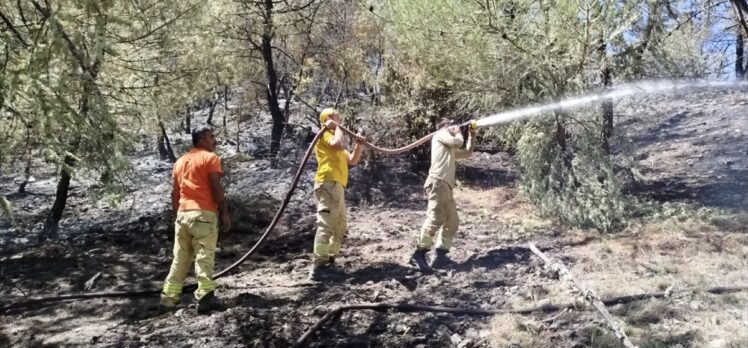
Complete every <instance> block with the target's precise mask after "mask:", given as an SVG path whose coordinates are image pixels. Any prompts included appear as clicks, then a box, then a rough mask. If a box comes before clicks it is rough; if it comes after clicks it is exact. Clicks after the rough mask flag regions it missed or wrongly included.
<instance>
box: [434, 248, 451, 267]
mask: <svg viewBox="0 0 748 348" xmlns="http://www.w3.org/2000/svg"><path fill="white" fill-rule="evenodd" d="M447 253H449V250H444V249H439V248H437V249H436V256H435V257H434V259H433V260H431V268H434V269H445V268H451V267H454V266H455V265H457V263H456V262H454V261H452V259H450V258H449V256H447Z"/></svg>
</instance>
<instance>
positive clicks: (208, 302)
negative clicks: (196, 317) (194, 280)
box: [195, 291, 223, 314]
mask: <svg viewBox="0 0 748 348" xmlns="http://www.w3.org/2000/svg"><path fill="white" fill-rule="evenodd" d="M195 309H196V310H197V314H207V313H209V312H211V311H215V310H221V309H223V303H222V302H221V300H219V299H218V298H217V297H216V295H215V292H214V291H211V292H209V293H207V294H205V296H203V297H201V298H200V299H199V300H197V306H196V307H195Z"/></svg>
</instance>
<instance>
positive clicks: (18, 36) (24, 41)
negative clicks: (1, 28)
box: [0, 12, 29, 47]
mask: <svg viewBox="0 0 748 348" xmlns="http://www.w3.org/2000/svg"><path fill="white" fill-rule="evenodd" d="M0 18H2V20H3V22H5V25H6V26H8V29H10V31H12V32H13V34H14V35H15V36H16V38H17V39H18V41H19V42H20V43H21V44H23V47H29V44H27V43H26V40H24V39H23V36H21V33H19V32H18V30H16V28H15V27H14V26H13V22H11V21H10V19H9V18H8V17H7V16H5V14H4V13H2V12H0Z"/></svg>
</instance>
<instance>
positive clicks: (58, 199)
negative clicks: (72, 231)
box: [40, 156, 75, 240]
mask: <svg viewBox="0 0 748 348" xmlns="http://www.w3.org/2000/svg"><path fill="white" fill-rule="evenodd" d="M64 162H65V166H63V167H62V169H60V180H59V181H57V190H56V191H55V202H54V204H52V209H51V210H50V211H49V215H48V216H47V220H46V221H45V222H44V231H43V232H42V236H41V238H40V239H42V240H44V239H45V238H48V237H52V238H54V237H56V236H57V229H58V227H59V223H60V220H61V219H62V212H63V211H65V205H67V201H68V190H69V189H70V179H71V175H70V171H69V170H68V168H69V167H72V166H73V165H74V164H75V160H74V159H73V157H71V156H65V161H64Z"/></svg>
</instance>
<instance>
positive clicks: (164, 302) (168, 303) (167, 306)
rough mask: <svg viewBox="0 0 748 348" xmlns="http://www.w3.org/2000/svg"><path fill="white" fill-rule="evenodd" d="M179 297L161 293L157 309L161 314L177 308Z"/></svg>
mask: <svg viewBox="0 0 748 348" xmlns="http://www.w3.org/2000/svg"><path fill="white" fill-rule="evenodd" d="M178 304H179V299H175V298H173V297H166V296H164V295H163V294H162V295H161V302H160V303H159V304H158V311H159V313H161V314H164V313H168V312H171V311H174V310H176V309H177V305H178Z"/></svg>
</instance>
